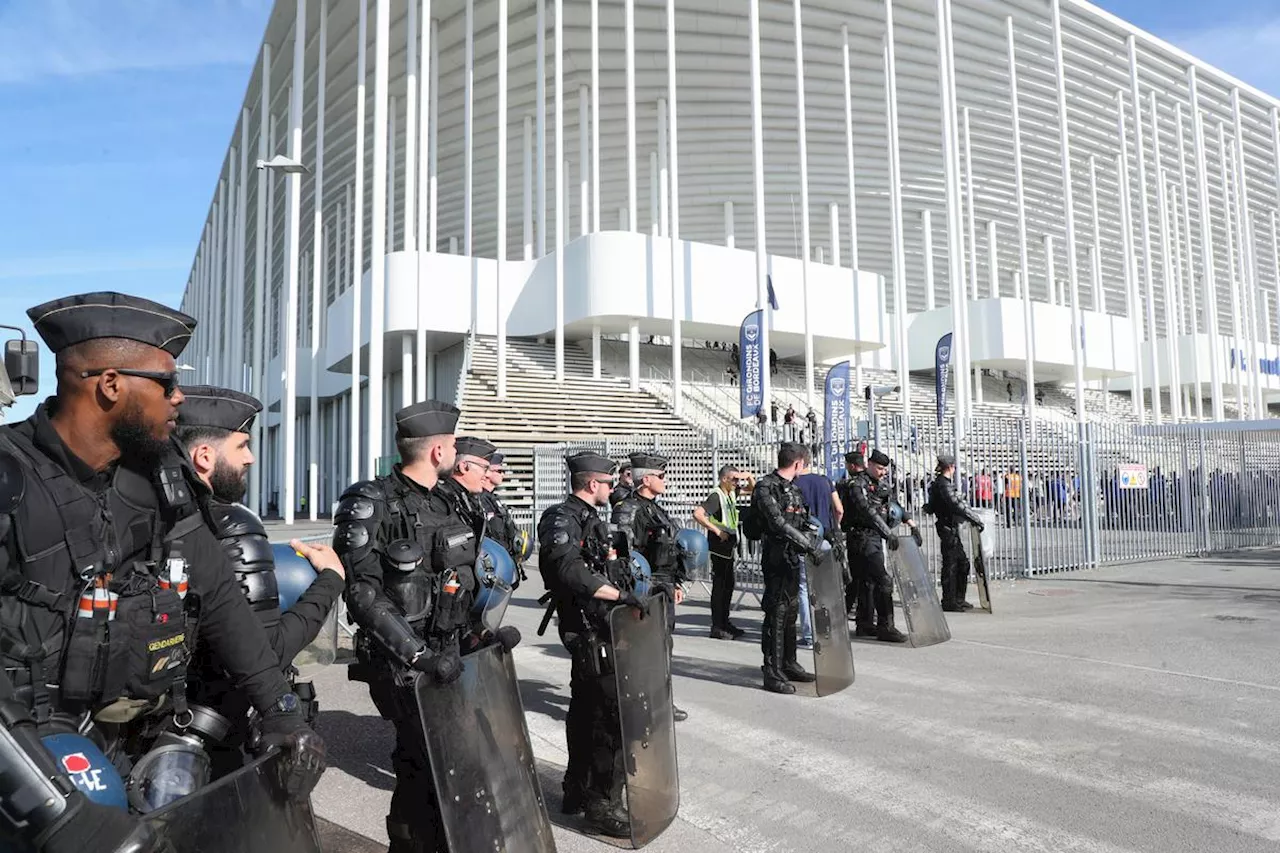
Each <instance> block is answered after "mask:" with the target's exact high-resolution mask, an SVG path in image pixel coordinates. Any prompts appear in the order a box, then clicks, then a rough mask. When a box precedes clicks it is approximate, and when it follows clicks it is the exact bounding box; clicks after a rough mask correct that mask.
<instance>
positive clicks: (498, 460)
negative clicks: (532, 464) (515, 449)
mask: <svg viewBox="0 0 1280 853" xmlns="http://www.w3.org/2000/svg"><path fill="white" fill-rule="evenodd" d="M506 458H507V457H505V456H503V455H502V454H501V453H495V454H493V455H492V456H490V457H489V464H490V465H501V464H502V460H504V459H506Z"/></svg>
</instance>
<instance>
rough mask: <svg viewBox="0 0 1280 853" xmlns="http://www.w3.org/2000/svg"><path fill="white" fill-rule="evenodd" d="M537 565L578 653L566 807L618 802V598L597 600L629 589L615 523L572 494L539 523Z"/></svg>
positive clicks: (583, 466)
mask: <svg viewBox="0 0 1280 853" xmlns="http://www.w3.org/2000/svg"><path fill="white" fill-rule="evenodd" d="M568 463H569V467H570V471H571V472H578V471H591V472H594V473H600V474H608V473H612V471H613V463H612V462H611V461H610V460H608V459H606V458H604V457H603V456H597V455H596V454H594V453H585V454H579V455H575V456H571V457H569V460H568ZM538 566H539V569H540V570H541V572H542V580H543V583H545V584H546V587H547V590H548V591H549V592H550V593H551V595H552V597H553V601H554V602H555V608H556V615H557V616H558V617H559V619H558V621H559V628H560V640H561V641H562V642H563V643H564V646H565V648H566V649H568V650H569V653H570V654H571V655H572V660H573V664H572V669H571V671H570V672H571V674H570V680H569V690H570V699H569V712H568V715H567V716H566V717H565V738H566V741H567V743H568V748H569V764H568V767H566V768H565V774H564V793H565V807H564V810H565V811H570V812H572V811H576V810H578V808H581V807H585V808H588V809H598V808H604V807H620V805H621V795H622V786H623V783H624V781H625V774H624V772H623V767H622V740H621V728H620V723H619V719H618V688H617V683H616V680H615V678H614V672H613V668H612V665H611V663H612V655H611V654H609V653H608V650H609V643H610V633H609V611H610V609H611V608H612V607H613V606H614V605H615V602H612V601H603V600H599V599H596V598H594V595H595V593H596V591H597V590H599V589H600V588H601V587H603V586H605V585H606V584H612V585H613V586H615V587H617V588H618V589H619V590H626V589H628V588H629V583H628V581H627V579H626V574H625V573H624V571H623V567H622V566H621V564H620V561H619V560H618V559H617V556H616V552H615V551H614V549H613V548H612V547H611V543H610V537H609V527H608V525H607V524H605V522H604V521H603V520H602V519H601V518H600V515H599V513H598V512H597V510H596V508H595V507H592V506H589V505H588V504H587V503H586V502H584V501H583V500H582V499H580V498H578V497H576V496H573V495H570V496H569V497H568V498H567V499H566V500H565V502H564V503H560V504H556V505H555V506H553V507H550V508H549V509H547V511H546V512H544V513H543V514H542V518H541V519H539V521H538Z"/></svg>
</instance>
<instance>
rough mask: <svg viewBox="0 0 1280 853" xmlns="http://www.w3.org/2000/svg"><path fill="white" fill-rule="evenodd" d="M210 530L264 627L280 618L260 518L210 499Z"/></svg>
mask: <svg viewBox="0 0 1280 853" xmlns="http://www.w3.org/2000/svg"><path fill="white" fill-rule="evenodd" d="M209 510H210V513H211V514H212V516H213V521H214V533H215V534H216V535H217V537H218V543H219V544H220V545H222V550H223V552H224V553H225V554H226V555H227V560H228V561H229V562H230V563H231V568H232V570H233V571H234V572H235V573H236V580H238V581H239V582H240V589H241V590H243V591H244V597H245V598H246V599H248V601H249V606H250V607H252V608H253V611H254V612H255V613H256V614H257V615H258V619H260V620H261V621H262V623H263V625H265V626H266V627H270V626H272V625H274V624H276V623H277V622H279V621H280V595H279V591H278V590H277V588H276V575H275V560H274V558H273V557H272V554H271V543H270V542H269V541H267V531H266V528H264V527H263V526H262V519H260V518H258V516H257V514H256V513H254V512H253V510H251V509H249V508H248V507H246V506H244V505H243V504H238V503H230V504H229V503H221V502H218V501H213V502H211V504H210V507H209Z"/></svg>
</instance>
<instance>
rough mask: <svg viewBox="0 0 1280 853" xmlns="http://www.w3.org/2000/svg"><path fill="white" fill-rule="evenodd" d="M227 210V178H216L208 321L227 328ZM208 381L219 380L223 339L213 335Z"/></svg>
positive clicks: (218, 382) (210, 346) (211, 337)
mask: <svg viewBox="0 0 1280 853" xmlns="http://www.w3.org/2000/svg"><path fill="white" fill-rule="evenodd" d="M226 209H227V181H226V179H225V178H221V177H220V178H219V179H218V200H217V201H216V202H214V205H213V276H212V278H211V279H210V282H211V284H212V285H213V287H211V288H210V290H209V322H210V324H211V325H213V326H214V327H215V328H219V329H225V328H226V322H227V321H226V317H225V316H224V303H223V295H224V294H225V293H226V292H227V288H226V285H225V284H224V281H225V279H224V275H225V271H226V260H225V246H226V238H225V236H224V235H225V233H226V232H225V222H226V218H225V211H226ZM206 355H207V356H208V358H209V367H210V370H209V377H210V378H209V381H210V382H211V383H213V384H215V385H217V384H221V383H222V341H221V340H220V339H219V338H218V337H217V336H216V335H210V336H209V350H208V352H207V353H206Z"/></svg>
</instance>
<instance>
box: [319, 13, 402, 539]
mask: <svg viewBox="0 0 1280 853" xmlns="http://www.w3.org/2000/svg"><path fill="white" fill-rule="evenodd" d="M412 5H413V4H412V3H410V6H412ZM317 53H318V55H319V59H318V66H317V68H316V171H315V181H314V182H313V183H312V185H311V214H312V216H311V388H310V393H309V394H308V400H307V402H308V405H309V408H308V411H307V512H308V514H309V515H310V518H311V520H312V521H315V520H316V519H317V518H318V513H319V511H320V456H321V451H320V318H321V306H323V305H324V299H325V288H324V272H325V270H326V269H327V268H328V264H327V263H325V246H324V123H325V114H324V104H325V99H324V94H325V91H324V90H325V84H326V78H325V68H326V63H327V60H328V53H329V4H328V3H321V4H320V36H319V40H318V46H317ZM406 226H407V221H406Z"/></svg>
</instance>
